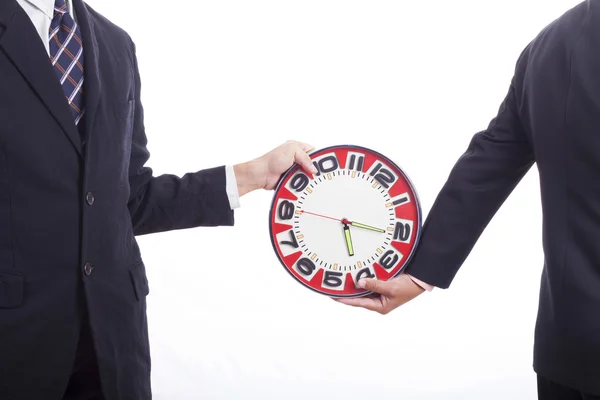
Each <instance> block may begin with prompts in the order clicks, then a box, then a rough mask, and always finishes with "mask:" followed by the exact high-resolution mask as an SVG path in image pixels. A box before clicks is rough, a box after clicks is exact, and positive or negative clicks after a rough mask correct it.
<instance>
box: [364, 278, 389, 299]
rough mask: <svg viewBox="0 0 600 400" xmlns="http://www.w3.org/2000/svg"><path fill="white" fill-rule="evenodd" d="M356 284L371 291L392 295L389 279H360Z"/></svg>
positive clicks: (387, 295)
mask: <svg viewBox="0 0 600 400" xmlns="http://www.w3.org/2000/svg"><path fill="white" fill-rule="evenodd" d="M358 286H359V287H361V288H363V289H367V290H370V291H371V292H375V293H379V294H381V295H384V296H386V297H392V296H393V295H394V291H393V284H392V282H389V281H380V280H378V279H366V278H365V279H361V280H359V281H358Z"/></svg>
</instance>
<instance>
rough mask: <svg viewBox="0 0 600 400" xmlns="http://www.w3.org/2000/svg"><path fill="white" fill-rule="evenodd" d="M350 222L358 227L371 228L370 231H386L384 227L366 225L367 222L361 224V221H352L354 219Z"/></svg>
mask: <svg viewBox="0 0 600 400" xmlns="http://www.w3.org/2000/svg"><path fill="white" fill-rule="evenodd" d="M348 224H350V225H352V226H355V227H357V228H363V229H368V230H370V231H375V232H381V233H384V232H385V230H384V229H379V228H374V227H372V226H369V225H365V224H361V223H359V222H352V221H349V222H348Z"/></svg>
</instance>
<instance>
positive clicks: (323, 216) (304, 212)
mask: <svg viewBox="0 0 600 400" xmlns="http://www.w3.org/2000/svg"><path fill="white" fill-rule="evenodd" d="M300 211H302V213H303V214H310V215H314V216H317V217H321V218H327V219H332V220H334V221H338V222H344V221H342V220H341V219H338V218H332V217H328V216H327V215H321V214H315V213H312V212H310V211H304V210H300Z"/></svg>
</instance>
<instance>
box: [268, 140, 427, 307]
mask: <svg viewBox="0 0 600 400" xmlns="http://www.w3.org/2000/svg"><path fill="white" fill-rule="evenodd" d="M311 158H312V159H313V161H314V164H315V166H316V167H317V169H318V170H319V172H318V173H317V174H316V175H315V176H311V175H309V174H307V173H306V172H305V171H303V170H301V169H299V168H297V167H296V168H295V169H292V170H291V171H289V172H288V174H287V176H285V177H284V178H283V179H282V182H281V184H280V186H279V187H278V189H277V190H276V194H275V198H274V202H273V209H272V213H271V234H272V241H273V244H274V247H275V250H276V252H277V254H278V256H279V258H280V260H281V261H282V263H283V264H284V266H285V267H286V268H287V269H288V272H290V273H291V274H292V275H293V276H294V277H295V278H296V279H297V280H299V281H300V282H301V283H303V284H304V285H305V286H308V287H310V288H311V289H313V290H316V291H318V292H320V293H323V294H328V295H331V296H339V297H347V296H357V295H362V294H365V292H364V290H363V289H360V288H358V287H357V286H356V282H357V281H358V280H359V279H360V278H365V277H370V278H378V279H389V278H390V277H392V276H395V275H397V274H398V273H399V272H400V271H401V270H402V269H403V266H404V265H405V264H406V262H407V261H408V259H409V258H410V256H411V255H412V251H413V249H414V247H415V244H416V241H417V236H418V233H419V229H420V223H421V221H420V207H419V204H418V199H417V198H416V194H415V192H414V189H413V188H412V186H411V184H410V182H409V181H408V179H407V178H406V177H405V175H404V174H403V173H402V171H401V170H400V169H399V168H398V167H397V166H396V165H395V164H394V163H392V162H391V161H390V160H388V159H387V158H386V157H384V156H382V155H381V154H379V153H376V152H373V151H371V150H368V149H364V148H360V147H356V146H337V147H334V148H328V149H324V150H321V151H319V152H316V153H314V154H313V155H312V156H311Z"/></svg>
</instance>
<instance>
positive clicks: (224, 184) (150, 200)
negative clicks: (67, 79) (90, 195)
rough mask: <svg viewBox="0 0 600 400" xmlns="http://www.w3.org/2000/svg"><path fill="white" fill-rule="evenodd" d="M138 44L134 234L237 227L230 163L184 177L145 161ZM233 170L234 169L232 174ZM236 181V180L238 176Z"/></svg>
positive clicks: (131, 177)
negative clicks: (157, 172) (157, 169)
mask: <svg viewBox="0 0 600 400" xmlns="http://www.w3.org/2000/svg"><path fill="white" fill-rule="evenodd" d="M131 45H132V46H133V58H134V60H133V62H134V76H135V99H134V101H135V106H134V113H135V114H134V126H133V138H132V144H131V159H130V164H129V186H130V197H129V202H128V207H129V212H130V214H131V220H132V224H133V230H134V234H135V235H144V234H149V233H156V232H164V231H169V230H175V229H185V228H193V227H198V226H232V225H233V224H234V218H233V217H234V215H233V209H232V208H234V207H232V206H231V205H230V203H229V199H230V197H231V193H228V189H230V190H229V192H231V188H229V187H228V183H229V186H231V182H232V177H231V173H230V170H229V171H228V170H227V168H226V167H225V166H220V167H215V168H209V169H205V170H201V171H197V172H193V173H187V174H185V175H183V176H182V177H178V176H175V175H170V174H165V175H160V176H153V171H152V169H151V168H150V167H148V166H147V165H146V162H147V161H148V159H149V158H150V153H149V152H148V149H147V138H146V133H145V128H144V110H143V107H142V103H141V101H140V93H141V82H140V74H139V69H138V64H137V57H136V55H135V45H134V44H133V42H132V43H131ZM228 172H229V174H228ZM233 182H235V181H233Z"/></svg>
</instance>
